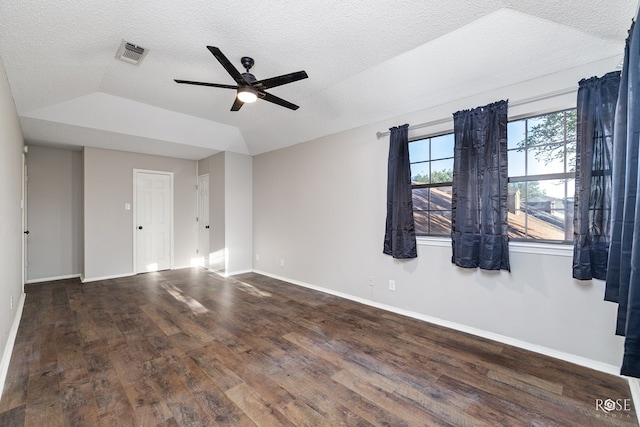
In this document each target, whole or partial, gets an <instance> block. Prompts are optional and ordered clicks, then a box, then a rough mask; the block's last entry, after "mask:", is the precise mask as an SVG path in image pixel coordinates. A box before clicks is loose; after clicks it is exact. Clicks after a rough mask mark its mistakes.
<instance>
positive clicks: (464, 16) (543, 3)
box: [0, 0, 637, 159]
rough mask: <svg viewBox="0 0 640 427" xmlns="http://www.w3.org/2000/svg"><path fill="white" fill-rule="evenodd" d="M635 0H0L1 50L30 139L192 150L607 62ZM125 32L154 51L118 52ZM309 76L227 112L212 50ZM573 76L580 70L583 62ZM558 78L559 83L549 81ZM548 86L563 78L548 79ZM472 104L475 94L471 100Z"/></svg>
mask: <svg viewBox="0 0 640 427" xmlns="http://www.w3.org/2000/svg"><path fill="white" fill-rule="evenodd" d="M636 6H637V0H619V1H610V0H608V1H604V0H583V1H581V2H580V3H579V4H576V3H575V2H559V1H557V0H535V1H532V0H484V1H473V2H471V1H468V2H451V1H442V0H439V1H436V0H375V1H374V0H362V1H357V2H356V1H327V0H323V1H317V0H314V1H305V2H301V1H293V0H277V1H269V2H264V1H260V2H258V1H247V2H241V3H238V2H237V1H230V0H223V1H216V0H213V1H212V0H185V1H181V2H176V1H174V0H172V1H169V0H156V1H153V2H151V1H136V2H131V1H124V0H111V1H109V2H104V1H95V0H64V1H63V0H60V1H56V2H43V1H42V0H19V1H18V0H2V1H1V2H0V58H2V60H3V62H4V65H5V68H6V70H7V75H8V78H9V83H10V85H11V88H12V92H13V95H14V98H15V101H16V106H17V109H18V113H19V115H20V118H21V123H22V126H23V131H24V134H25V138H26V139H27V141H28V142H31V143H48V144H63V145H65V146H95V147H104V148H113V149H119V150H129V151H137V152H143V153H155V154H161V155H168V156H174V157H181V158H191V159H198V158H203V157H206V156H208V155H210V154H213V153H216V152H218V151H224V150H230V151H234V152H238V153H248V154H259V153H263V152H267V151H271V150H274V149H278V148H281V147H285V146H288V145H292V144H296V143H300V142H304V141H308V140H311V139H315V138H318V137H321V136H325V135H329V134H333V133H336V132H340V131H343V130H347V129H351V128H354V127H357V126H362V125H365V124H370V123H376V122H379V121H382V120H386V119H389V118H392V117H397V116H402V115H403V114H408V113H413V112H416V111H421V110H426V109H428V108H431V107H434V106H438V105H442V104H446V103H447V102H451V101H454V100H457V99H461V98H464V97H465V96H469V95H475V94H482V93H486V92H490V91H492V90H495V89H497V88H501V87H506V86H510V85H514V84H518V83H522V82H527V81H532V80H535V79H536V78H539V77H541V76H549V75H553V74H554V73H560V72H563V71H564V70H569V69H576V68H579V67H584V66H586V65H588V64H592V63H596V62H598V61H602V60H606V59H610V63H611V64H614V65H615V64H617V63H618V62H619V61H620V59H621V57H622V53H623V48H624V39H625V37H626V34H627V30H628V28H629V26H630V24H631V20H632V18H633V17H634V15H635V12H636ZM122 39H125V40H127V41H129V42H131V43H134V44H138V45H140V46H143V47H145V48H147V49H149V53H148V55H147V56H146V58H145V59H144V61H143V62H142V63H141V65H139V66H134V65H131V64H128V63H125V62H122V61H118V60H116V59H115V52H116V50H117V49H118V47H119V45H120V42H121V41H122ZM207 45H213V46H217V47H219V48H220V49H221V50H222V51H223V52H224V53H225V54H226V56H227V57H228V58H229V59H230V60H231V62H232V63H233V64H234V65H236V67H237V68H241V66H240V58H241V57H242V56H251V57H253V58H254V59H255V61H256V63H255V66H254V67H253V69H252V70H251V71H252V73H253V74H255V75H256V77H257V78H258V79H262V78H267V77H272V76H276V75H281V74H286V73H289V72H293V71H298V70H306V71H307V73H308V74H309V78H308V79H305V80H301V81H298V82H295V83H292V84H290V85H286V86H281V87H277V88H272V89H270V90H269V92H270V93H272V94H274V95H276V96H279V97H281V98H284V99H286V100H288V101H291V102H293V103H295V104H298V105H299V106H300V109H299V110H297V111H290V110H287V109H284V108H282V107H278V106H276V105H274V104H271V103H267V102H264V101H262V102H261V101H258V102H256V103H255V104H251V105H246V106H244V107H243V108H242V110H240V111H239V112H230V111H229V109H230V107H231V104H232V103H233V99H234V96H235V92H234V91H232V90H227V89H217V88H209V87H199V86H187V85H178V84H176V83H174V82H173V79H175V78H178V79H185V80H198V81H205V82H216V83H223V84H233V83H234V82H233V80H232V79H231V77H230V76H229V75H228V74H227V73H226V72H225V71H224V69H223V68H222V67H221V66H220V64H219V63H218V62H217V61H216V60H215V58H214V57H213V56H212V55H211V54H210V53H209V51H208V50H207V49H206V46H207ZM583 77H590V76H588V75H585V76H583ZM559 84H560V85H561V84H563V83H559ZM548 89H549V90H548V91H547V92H551V91H553V90H557V89H563V88H562V87H555V88H554V87H550V88H548ZM468 107H469V108H471V107H474V106H473V105H470V106H468Z"/></svg>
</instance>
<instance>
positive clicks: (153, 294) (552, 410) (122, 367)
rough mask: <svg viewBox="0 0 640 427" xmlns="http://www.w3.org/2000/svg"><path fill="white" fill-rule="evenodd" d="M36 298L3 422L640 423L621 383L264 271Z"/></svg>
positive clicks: (71, 284)
mask: <svg viewBox="0 0 640 427" xmlns="http://www.w3.org/2000/svg"><path fill="white" fill-rule="evenodd" d="M26 291H27V297H26V302H25V306H24V311H23V315H22V321H21V323H20V328H19V330H18V336H17V339H16V343H15V347H14V351H13V355H12V359H11V365H10V368H9V374H8V377H7V382H6V384H5V389H4V393H3V395H2V399H1V400H0V426H37V427H40V426H74V427H76V426H92V427H93V426H233V427H242V426H313V427H315V426H331V427H335V426H369V425H374V426H474V427H475V426H483V425H487V426H503V425H504V426H520V425H527V426H555V425H558V426H607V425H637V421H636V414H635V411H634V408H633V407H631V410H629V411H623V410H616V408H614V410H613V411H610V412H608V413H607V412H606V411H605V410H604V408H605V407H606V406H605V405H601V406H600V407H599V408H598V407H597V406H596V403H597V399H600V401H601V402H604V401H606V400H607V399H612V401H614V402H615V401H616V400H617V399H630V398H631V395H630V392H629V388H628V385H627V382H626V381H625V380H623V379H621V378H618V377H616V376H612V375H607V374H603V373H601V372H597V371H593V370H589V369H586V368H583V367H579V366H575V365H572V364H570V363H566V362H563V361H559V360H556V359H552V358H549V357H545V356H541V355H538V354H534V353H531V352H527V351H524V350H521V349H518V348H513V347H509V346H507V345H503V344H500V343H496V342H492V341H488V340H485V339H481V338H477V337H473V336H470V335H466V334H463V333H460V332H456V331H452V330H448V329H445V328H442V327H438V326H434V325H430V324H427V323H424V322H420V321H417V320H414V319H410V318H406V317H402V316H399V315H396V314H392V313H388V312H385V311H382V310H378V309H375V308H371V307H368V306H364V305H360V304H357V303H354V302H351V301H347V300H343V299H340V298H337V297H334V296H330V295H326V294H323V293H320V292H315V291H312V290H308V289H304V288H301V287H297V286H294V285H291V284H287V283H285V282H281V281H278V280H274V279H271V278H267V277H264V276H260V275H257V274H245V275H241V276H236V277H235V278H230V279H223V278H220V277H218V276H216V275H215V274H212V273H209V272H207V271H205V270H203V269H186V270H175V271H166V272H161V273H148V274H143V275H138V276H135V277H130V278H123V279H116V280H105V281H101V282H94V283H88V284H84V285H83V284H81V283H80V282H79V281H78V280H65V281H58V282H49V283H43V284H35V285H28V286H27V288H26ZM621 402H624V401H621ZM609 403H611V402H609ZM631 406H632V404H631Z"/></svg>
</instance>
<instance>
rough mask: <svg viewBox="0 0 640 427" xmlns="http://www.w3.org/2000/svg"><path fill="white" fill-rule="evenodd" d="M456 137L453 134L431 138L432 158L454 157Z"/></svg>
mask: <svg viewBox="0 0 640 427" xmlns="http://www.w3.org/2000/svg"><path fill="white" fill-rule="evenodd" d="M453 144H454V136H453V134H452V133H449V134H446V135H442V136H437V137H435V138H431V158H432V159H444V158H447V157H453Z"/></svg>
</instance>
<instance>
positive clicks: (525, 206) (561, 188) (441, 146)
mask: <svg viewBox="0 0 640 427" xmlns="http://www.w3.org/2000/svg"><path fill="white" fill-rule="evenodd" d="M507 141H508V142H507V150H508V151H507V153H508V161H509V195H508V211H509V214H508V224H509V237H510V238H511V239H512V240H527V241H531V240H535V241H539V242H568V241H571V240H572V239H573V195H574V191H575V179H574V178H575V165H576V110H575V109H571V110H566V111H559V112H554V113H550V114H544V115H540V116H536V117H528V118H525V119H521V120H514V121H511V122H509V123H508V125H507ZM453 148H454V135H453V133H448V134H445V135H439V136H434V137H428V138H422V139H418V140H414V141H412V142H411V143H410V144H409V159H410V161H411V181H412V182H411V184H412V185H411V187H412V193H413V215H414V220H415V228H416V235H418V236H447V237H449V236H451V197H452V181H453Z"/></svg>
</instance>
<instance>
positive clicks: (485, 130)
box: [451, 101, 511, 271]
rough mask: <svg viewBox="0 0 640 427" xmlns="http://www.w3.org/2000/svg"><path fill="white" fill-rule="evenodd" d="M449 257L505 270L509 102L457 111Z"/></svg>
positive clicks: (461, 262) (470, 264)
mask: <svg viewBox="0 0 640 427" xmlns="http://www.w3.org/2000/svg"><path fill="white" fill-rule="evenodd" d="M453 129H454V137H455V143H454V159H453V198H452V206H451V208H452V212H451V222H452V230H451V244H452V248H453V256H452V258H451V261H452V262H453V263H454V264H455V265H457V266H459V267H464V268H476V267H479V268H482V269H485V270H507V271H510V269H511V267H510V265H509V237H508V234H507V180H508V170H507V101H499V102H496V103H494V104H489V105H486V106H484V107H478V108H475V109H473V110H464V111H458V112H457V113H455V114H454V115H453Z"/></svg>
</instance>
